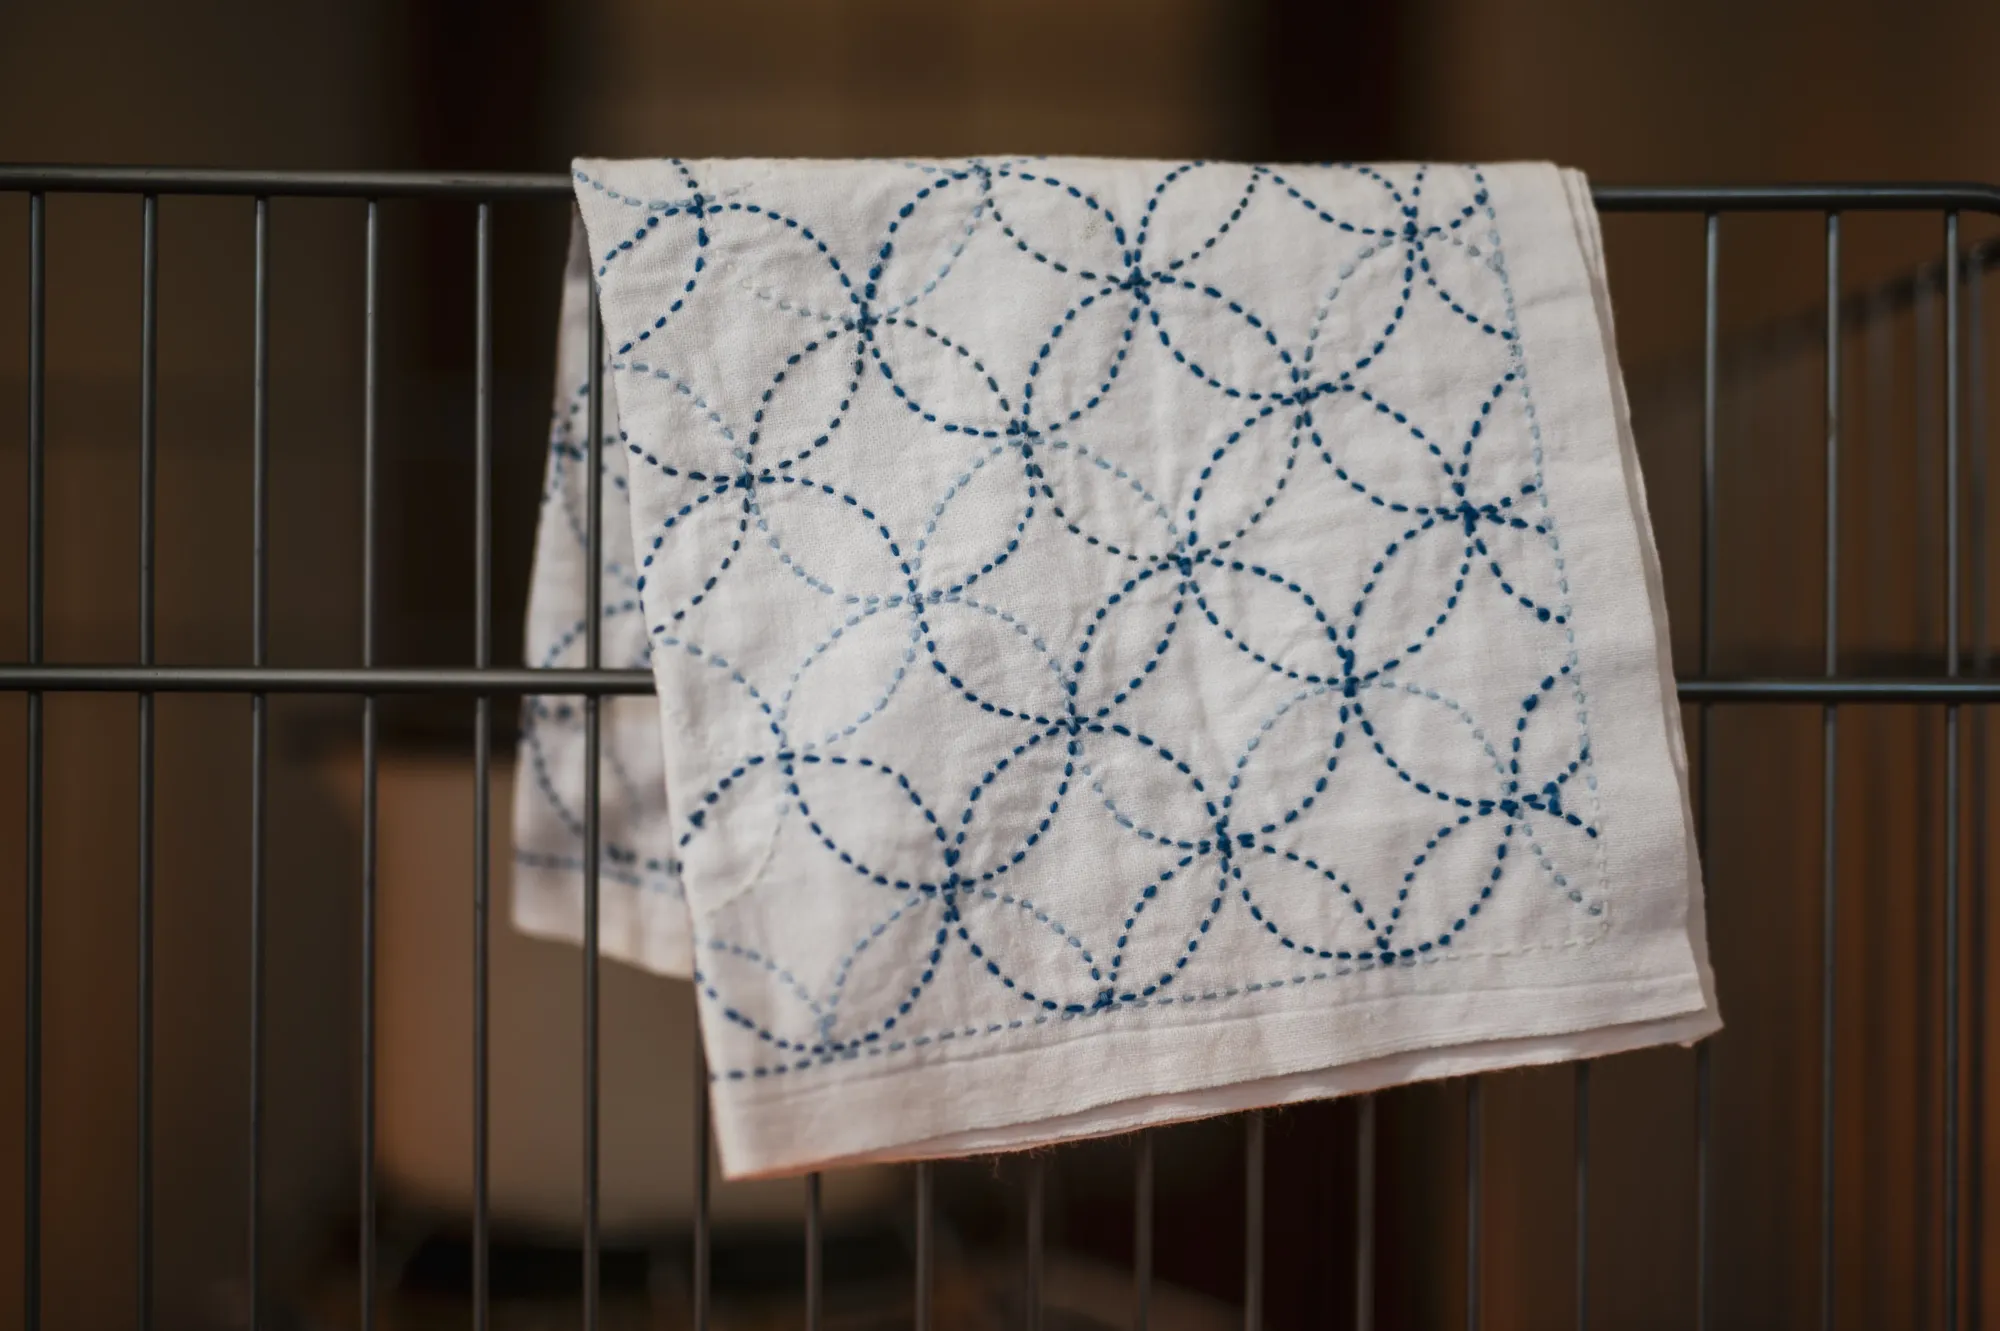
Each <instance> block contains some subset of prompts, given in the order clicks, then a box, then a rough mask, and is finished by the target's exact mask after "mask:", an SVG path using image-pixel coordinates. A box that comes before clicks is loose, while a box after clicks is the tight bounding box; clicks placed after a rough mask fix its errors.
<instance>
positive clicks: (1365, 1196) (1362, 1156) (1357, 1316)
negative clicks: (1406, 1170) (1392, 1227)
mask: <svg viewBox="0 0 2000 1331" xmlns="http://www.w3.org/2000/svg"><path fill="white" fill-rule="evenodd" d="M1354 1154H1355V1162H1354V1165H1355V1168H1354V1331H1374V1326H1375V1097H1374V1096H1372V1095H1364V1096H1363V1097H1361V1112H1360V1122H1359V1123H1358V1124H1357V1125H1356V1126H1355V1132H1354Z"/></svg>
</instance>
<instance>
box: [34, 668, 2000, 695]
mask: <svg viewBox="0 0 2000 1331" xmlns="http://www.w3.org/2000/svg"><path fill="white" fill-rule="evenodd" d="M652 691H653V676H652V673H651V672H650V671H646V670H530V669H526V668H524V667H520V666H489V667H473V666H324V667H316V666H121V665H0V693H27V692H44V693H323V694H378V695H381V694H458V695H462V696H466V697H477V696H480V695H485V696H489V697H490V696H502V695H509V694H550V695H558V696H578V697H585V696H594V695H603V694H612V693H651V692H652ZM1679 693H1680V699H1681V701H1682V702H1691V703H1822V704H1824V703H2000V678H1991V679H1979V678H1973V679H1967V678H1963V677H1961V678H1957V679H1950V678H1935V679H1927V678H1917V679H1856V678H1854V677H1852V676H1849V677H1846V678H1838V679H1826V678H1811V679H1684V680H1681V681H1680V684H1679Z"/></svg>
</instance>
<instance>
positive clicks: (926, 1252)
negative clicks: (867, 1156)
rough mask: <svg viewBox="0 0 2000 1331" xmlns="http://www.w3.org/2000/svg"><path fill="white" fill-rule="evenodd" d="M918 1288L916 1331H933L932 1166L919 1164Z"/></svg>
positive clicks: (923, 1162)
mask: <svg viewBox="0 0 2000 1331" xmlns="http://www.w3.org/2000/svg"><path fill="white" fill-rule="evenodd" d="M916 1172H917V1226H916V1228H917V1238H916V1243H917V1288H916V1316H915V1317H914V1319H913V1321H914V1322H915V1325H916V1331H931V1275H932V1272H931V1224H932V1218H931V1209H932V1196H931V1193H932V1191H933V1185H932V1179H931V1164H930V1162H929V1161H928V1160H919V1161H918V1162H917V1171H916Z"/></svg>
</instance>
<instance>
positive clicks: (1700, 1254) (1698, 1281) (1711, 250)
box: [1694, 213, 1722, 1331]
mask: <svg viewBox="0 0 2000 1331" xmlns="http://www.w3.org/2000/svg"><path fill="white" fill-rule="evenodd" d="M1702 234H1703V244H1702V249H1703V277H1702V352H1701V643H1700V647H1701V673H1702V675H1703V677H1705V678H1706V677H1710V676H1713V675H1714V673H1715V577H1716V570H1717V569H1718V568H1719V567H1720V566H1721V560H1720V559H1719V557H1718V539H1719V530H1720V529H1719V527H1718V525H1717V521H1716V503H1715V501H1716V483H1715V463H1716V430H1715V423H1716V390H1717V382H1716V379H1717V376H1716V359H1717V354H1718V351H1719V348H1720V340H1721V339H1720V327H1721V320H1720V316H1719V313H1718V311H1719V308H1720V304H1721V302H1720V301H1719V299H1718V295H1719V292H1718V290H1717V284H1718V279H1719V278H1720V275H1721V260H1722V218H1721V216H1720V215H1719V214H1716V213H1710V214H1708V216H1707V218H1706V220H1705V224H1704V227H1703V233H1702ZM1714 720H1715V709H1714V708H1713V707H1710V706H1705V707H1703V708H1702V709H1701V772H1700V793H1699V795H1698V796H1697V801H1698V802H1697V803H1696V804H1695V810H1694V816H1695V842H1696V845H1697V847H1698V848H1699V850H1700V853H1701V856H1702V862H1703V863H1704V864H1706V863H1708V862H1709V859H1710V856H1709V851H1710V843H1709V809H1710V807H1711V806H1712V803H1713V801H1712V794H1711V792H1712V788H1713V786H1714V781H1715V760H1714V747H1715V728H1714ZM1704 880H1705V882H1706V885H1707V886H1708V887H1709V888H1710V889H1711V890H1712V889H1713V887H1714V883H1713V881H1710V880H1707V879H1706V875H1704ZM1713 1046H1714V1041H1713V1040H1703V1041H1702V1042H1701V1043H1700V1044H1698V1045H1696V1046H1695V1051H1694V1175H1695V1177H1694V1193H1695V1201H1694V1209H1695V1222H1694V1224H1695V1241H1694V1243H1695V1256H1694V1307H1695V1315H1694V1316H1695V1326H1696V1328H1697V1331H1708V1324H1709V1285H1710V1280H1709V1208H1710V1194H1711V1183H1710V1169H1711V1160H1712V1154H1711V1150H1710V1132H1711V1123H1710V1109H1709V1105H1710V1101H1711V1099H1712V1097H1713V1092H1714V1080H1715V1067H1714V1052H1713Z"/></svg>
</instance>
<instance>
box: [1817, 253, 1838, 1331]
mask: <svg viewBox="0 0 2000 1331" xmlns="http://www.w3.org/2000/svg"><path fill="white" fill-rule="evenodd" d="M1825 650H1826V677H1827V678H1828V679H1832V678H1833V677H1834V676H1835V674H1836V673H1837V670H1838V663H1839V659H1840V214H1838V213H1828V214H1827V218H1826V648H1825ZM1836 717H1837V713H1836V712H1835V710H1834V708H1833V707H1832V706H1831V705H1829V706H1828V707H1827V708H1826V710H1825V712H1824V713H1823V714H1822V724H1823V727H1824V735H1823V745H1822V758H1821V762H1822V764H1823V768H1822V772H1823V780H1824V786H1823V790H1822V804H1821V808H1820V819H1821V833H1822V836H1823V838H1824V840H1823V843H1822V846H1821V850H1820V855H1821V859H1820V954H1819V964H1820V995H1819V1003H1820V1009H1819V1020H1820V1053H1819V1077H1820V1082H1819V1097H1820V1104H1819V1133H1820V1137H1819V1324H1820V1326H1821V1327H1822V1328H1824V1329H1825V1331H1831V1328H1832V1326H1833V1322H1834V1308H1833V1221H1834V1214H1833V1148H1834V1140H1833V1132H1834V1103H1833V1101H1834V1027H1835V1012H1834V993H1835V988H1836V984H1837V975H1836V970H1837V965H1836V958H1835V952H1834V944H1835V938H1836V933H1837V927H1838V922H1839V916H1840V893H1839V879H1840V874H1839V868H1840V865H1839V861H1838V859H1837V858H1836V855H1837V850H1838V847H1837V840H1836V838H1837V834H1838V827H1839V809H1838V807H1837V801H1838V799H1839V742H1838V741H1839V735H1838V731H1837V729H1836V726H1837V725H1838V722H1837V720H1836Z"/></svg>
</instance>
